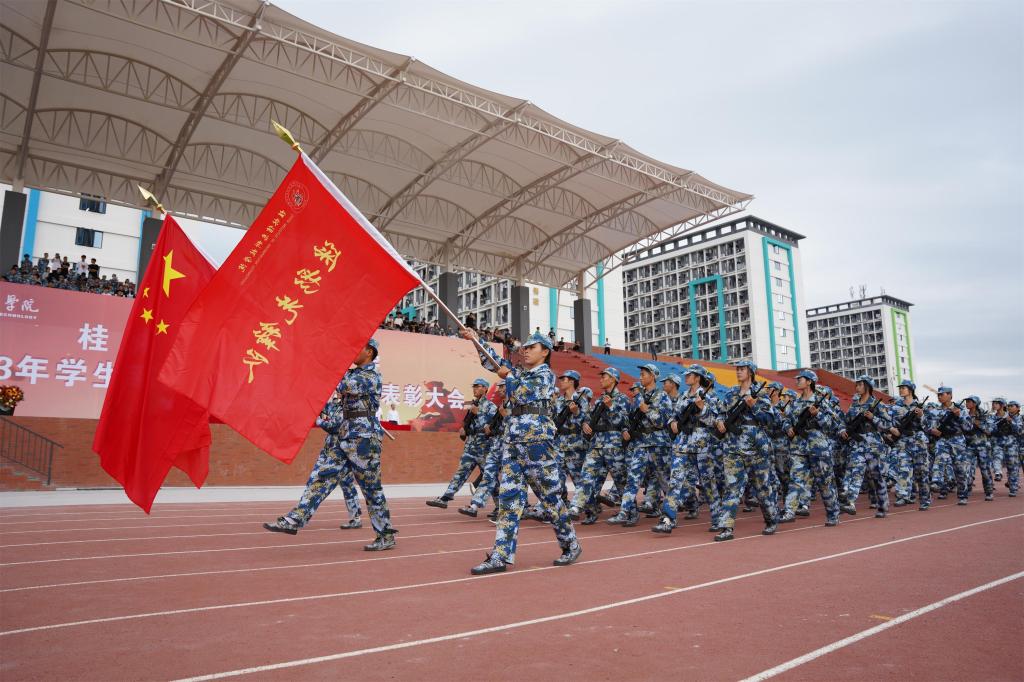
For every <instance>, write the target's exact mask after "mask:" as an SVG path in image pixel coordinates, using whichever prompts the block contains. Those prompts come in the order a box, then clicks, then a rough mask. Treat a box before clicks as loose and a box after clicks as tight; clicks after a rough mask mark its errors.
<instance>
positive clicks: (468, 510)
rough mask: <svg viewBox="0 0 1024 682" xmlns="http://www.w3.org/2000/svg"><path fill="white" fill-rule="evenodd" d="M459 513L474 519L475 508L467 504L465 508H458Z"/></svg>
mask: <svg viewBox="0 0 1024 682" xmlns="http://www.w3.org/2000/svg"><path fill="white" fill-rule="evenodd" d="M459 513H460V514H465V515H466V516H472V517H473V518H474V519H475V518H476V507H474V506H473V505H471V504H467V505H466V506H465V507H459Z"/></svg>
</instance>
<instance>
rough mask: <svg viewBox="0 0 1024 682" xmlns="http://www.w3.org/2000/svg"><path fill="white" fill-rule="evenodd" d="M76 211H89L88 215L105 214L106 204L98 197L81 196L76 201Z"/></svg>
mask: <svg viewBox="0 0 1024 682" xmlns="http://www.w3.org/2000/svg"><path fill="white" fill-rule="evenodd" d="M78 210H79V211H89V213H106V212H107V202H105V201H103V199H101V198H100V197H97V196H93V195H91V194H83V195H82V198H81V199H79V200H78ZM79 246H81V244H79Z"/></svg>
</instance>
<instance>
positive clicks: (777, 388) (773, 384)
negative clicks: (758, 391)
mask: <svg viewBox="0 0 1024 682" xmlns="http://www.w3.org/2000/svg"><path fill="white" fill-rule="evenodd" d="M768 390H769V391H781V390H782V384H780V383H779V382H778V381H772V382H770V383H769V384H768Z"/></svg>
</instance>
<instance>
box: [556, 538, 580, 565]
mask: <svg viewBox="0 0 1024 682" xmlns="http://www.w3.org/2000/svg"><path fill="white" fill-rule="evenodd" d="M581 554H583V548H582V547H580V543H578V542H573V543H572V544H571V545H569V546H568V547H564V548H562V556H560V557H558V558H557V559H555V560H554V562H553V563H554V565H555V566H568V565H569V564H574V563H576V560H577V559H579V558H580V555H581Z"/></svg>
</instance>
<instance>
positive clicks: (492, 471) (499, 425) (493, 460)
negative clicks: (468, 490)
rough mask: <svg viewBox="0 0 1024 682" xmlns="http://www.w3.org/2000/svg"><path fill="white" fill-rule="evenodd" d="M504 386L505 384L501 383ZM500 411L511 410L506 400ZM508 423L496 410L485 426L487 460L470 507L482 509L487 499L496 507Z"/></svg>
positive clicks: (503, 401)
mask: <svg viewBox="0 0 1024 682" xmlns="http://www.w3.org/2000/svg"><path fill="white" fill-rule="evenodd" d="M501 383H502V385H504V383H505V382H501ZM502 409H504V410H505V411H506V412H508V411H509V410H511V409H512V406H511V404H510V403H509V401H508V399H507V398H506V399H503V400H502ZM507 424H508V422H507V421H506V420H505V418H504V417H503V416H502V415H501V414H500V413H499V412H498V411H497V410H496V411H495V414H494V416H493V417H492V419H491V422H490V423H489V424H488V425H487V430H489V431H490V436H491V438H490V439H489V440H488V448H487V458H486V459H485V460H484V465H483V467H482V468H481V471H482V475H481V477H480V485H478V486H477V488H476V492H474V493H473V499H472V500H471V501H470V505H472V506H474V507H476V508H478V509H482V508H483V507H484V506H485V505H486V504H487V498H488V497H491V498H493V499H494V507H495V509H497V507H498V481H499V479H500V478H501V458H502V454H503V453H504V451H505V447H504V442H505V429H506V426H507Z"/></svg>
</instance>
